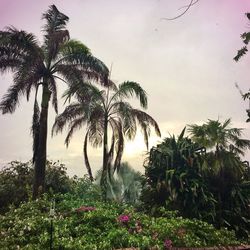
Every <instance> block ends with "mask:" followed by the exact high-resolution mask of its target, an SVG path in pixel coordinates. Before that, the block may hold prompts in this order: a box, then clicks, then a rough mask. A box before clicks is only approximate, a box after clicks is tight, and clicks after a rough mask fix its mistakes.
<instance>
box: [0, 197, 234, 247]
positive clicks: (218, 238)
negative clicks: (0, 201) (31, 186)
mask: <svg viewBox="0 0 250 250" xmlns="http://www.w3.org/2000/svg"><path fill="white" fill-rule="evenodd" d="M54 198H55V200H56V213H55V217H54V219H53V223H54V242H53V245H54V248H55V249H72V250H73V249H79V250H81V249H84V250H87V249H89V250H90V249H91V250H93V249H100V250H104V249H107V250H110V249H116V248H122V247H131V246H133V247H137V246H138V247H140V249H148V248H149V247H150V246H158V248H159V249H164V242H165V243H170V242H172V243H171V244H172V245H173V246H183V247H184V246H186V247H191V246H192V247H200V246H214V245H216V246H219V245H224V246H226V245H236V244H239V242H237V241H236V239H235V236H234V234H233V233H232V232H229V231H227V230H225V229H222V230H216V229H215V228H214V227H213V226H211V225H209V224H207V223H205V222H202V221H199V220H189V219H183V218H181V217H172V218H166V217H158V218H152V217H150V216H147V215H145V214H143V213H138V212H135V211H134V209H133V208H132V207H129V206H127V205H120V204H118V203H103V202H100V201H95V200H93V199H92V200H91V198H90V197H89V198H88V199H87V200H84V199H80V198H78V197H77V196H76V195H70V194H64V195H62V194H60V195H56V196H55V197H54ZM49 208H50V200H49V198H48V196H44V197H43V198H41V199H38V200H35V201H30V202H25V203H22V204H21V205H20V207H19V208H16V209H15V208H12V209H11V210H10V211H8V212H7V213H6V214H5V215H4V216H0V228H1V236H2V240H1V241H0V249H38V250H39V249H48V248H49V241H50V218H49ZM165 212H166V213H167V211H165ZM38 236H39V237H38Z"/></svg>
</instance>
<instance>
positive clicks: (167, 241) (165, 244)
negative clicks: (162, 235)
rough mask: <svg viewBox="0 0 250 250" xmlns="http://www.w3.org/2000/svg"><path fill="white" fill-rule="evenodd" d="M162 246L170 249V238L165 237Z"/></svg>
mask: <svg viewBox="0 0 250 250" xmlns="http://www.w3.org/2000/svg"><path fill="white" fill-rule="evenodd" d="M164 247H165V249H171V247H172V240H169V239H166V240H165V241H164Z"/></svg>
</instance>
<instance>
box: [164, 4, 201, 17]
mask: <svg viewBox="0 0 250 250" xmlns="http://www.w3.org/2000/svg"><path fill="white" fill-rule="evenodd" d="M198 2H199V0H196V1H194V0H191V1H190V3H189V5H187V6H183V7H181V8H179V10H180V9H182V8H186V9H185V10H184V11H183V12H182V13H181V14H180V15H178V16H175V17H172V18H167V17H162V18H161V20H167V21H173V20H175V19H177V18H180V17H182V16H183V15H185V14H186V13H187V11H188V10H189V9H190V8H191V7H192V6H193V5H195V4H197V3H198Z"/></svg>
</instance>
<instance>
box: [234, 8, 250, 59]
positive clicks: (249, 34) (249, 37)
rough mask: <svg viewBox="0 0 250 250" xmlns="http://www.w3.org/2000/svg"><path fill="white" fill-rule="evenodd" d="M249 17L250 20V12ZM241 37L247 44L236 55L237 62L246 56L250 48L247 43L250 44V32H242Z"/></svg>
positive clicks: (247, 14)
mask: <svg viewBox="0 0 250 250" xmlns="http://www.w3.org/2000/svg"><path fill="white" fill-rule="evenodd" d="M246 16H247V19H248V20H250V13H246ZM241 39H242V41H243V43H244V44H245V46H244V47H243V48H241V49H240V50H238V52H237V55H236V56H235V57H234V60H235V61H236V62H237V61H239V59H240V58H241V57H242V56H244V55H245V54H246V53H247V51H248V49H247V45H248V44H249V41H250V32H244V33H243V34H241Z"/></svg>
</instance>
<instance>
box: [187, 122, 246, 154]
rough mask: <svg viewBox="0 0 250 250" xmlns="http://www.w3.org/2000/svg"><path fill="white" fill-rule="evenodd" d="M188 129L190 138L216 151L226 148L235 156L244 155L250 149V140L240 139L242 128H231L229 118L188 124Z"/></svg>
mask: <svg viewBox="0 0 250 250" xmlns="http://www.w3.org/2000/svg"><path fill="white" fill-rule="evenodd" d="M188 131H189V132H190V134H191V136H192V139H193V140H194V141H195V142H197V143H199V144H200V145H203V146H204V147H206V148H207V149H211V150H213V149H214V150H215V152H216V153H219V151H222V150H228V151H230V152H232V153H234V154H235V155H237V156H240V155H242V156H243V155H244V153H245V150H246V149H250V140H247V139H242V138H241V135H242V132H243V129H241V128H231V119H227V120H225V121H224V122H223V123H221V122H220V121H219V120H208V122H207V123H204V124H203V125H197V124H193V125H189V129H188Z"/></svg>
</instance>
